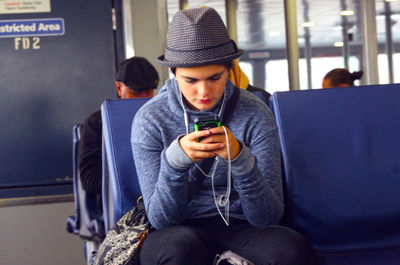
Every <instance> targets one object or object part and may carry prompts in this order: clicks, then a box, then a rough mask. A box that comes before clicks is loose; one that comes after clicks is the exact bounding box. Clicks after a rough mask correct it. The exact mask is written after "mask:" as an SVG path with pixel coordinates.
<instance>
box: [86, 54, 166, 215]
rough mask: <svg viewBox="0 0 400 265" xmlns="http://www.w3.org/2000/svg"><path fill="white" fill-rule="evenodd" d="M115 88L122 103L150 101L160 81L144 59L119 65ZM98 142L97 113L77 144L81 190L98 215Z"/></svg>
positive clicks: (91, 116)
mask: <svg viewBox="0 0 400 265" xmlns="http://www.w3.org/2000/svg"><path fill="white" fill-rule="evenodd" d="M115 80H116V81H115V88H116V90H117V93H118V96H119V98H121V99H128V98H141V97H152V96H153V93H154V89H156V88H157V85H158V82H159V78H158V73H157V71H156V69H155V68H154V66H152V65H151V64H150V63H149V62H148V61H147V60H146V59H145V58H143V57H132V58H130V59H127V60H125V61H124V62H122V63H121V64H120V65H119V67H118V71H117V73H116V76H115ZM101 139H102V122H101V112H100V110H98V111H96V112H94V113H93V114H91V115H90V116H89V117H88V118H86V120H85V123H84V126H83V131H82V136H81V140H80V142H79V153H78V167H79V171H80V178H81V181H82V186H83V189H84V190H86V191H88V192H92V193H95V194H96V195H97V211H98V213H99V214H100V215H101V213H102V203H101V183H102V162H101Z"/></svg>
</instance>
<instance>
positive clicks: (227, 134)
mask: <svg viewBox="0 0 400 265" xmlns="http://www.w3.org/2000/svg"><path fill="white" fill-rule="evenodd" d="M243 52H244V51H243V50H239V49H238V48H237V47H236V44H235V42H234V41H232V40H231V39H230V38H229V35H228V32H227V30H226V28H225V26H224V24H223V22H222V20H221V18H220V17H219V15H218V14H217V12H216V11H215V10H214V9H212V8H197V9H188V10H183V11H179V12H178V13H177V14H176V15H175V16H174V18H173V20H172V21H171V23H170V26H169V32H168V40H167V48H166V49H165V55H163V56H160V57H159V62H160V63H161V64H163V65H166V66H168V67H170V68H171V70H172V72H173V73H174V75H175V78H172V79H170V80H168V81H167V83H166V85H165V86H164V87H163V88H162V90H161V92H160V93H159V94H158V95H157V96H156V97H154V98H153V99H151V100H150V101H149V102H147V103H146V104H145V105H144V106H143V107H142V108H141V109H140V110H139V111H138V113H137V114H136V115H135V118H134V121H133V126H132V138H131V142H132V150H133V156H134V160H135V165H136V169H137V173H138V177H139V183H140V188H141V191H142V194H143V201H144V204H145V207H146V213H147V215H148V218H149V220H150V222H151V224H152V225H153V227H155V228H156V229H157V230H156V231H154V232H152V233H151V234H150V235H149V237H148V238H146V240H145V241H144V243H143V245H142V248H141V252H140V261H141V264H146V265H148V264H191V265H193V264H195V265H196V264H198V265H205V264H211V263H212V261H213V259H214V257H215V255H216V254H219V253H222V252H224V251H226V250H232V251H233V252H235V253H237V254H239V255H240V256H242V257H244V258H246V259H248V260H250V261H251V262H253V263H254V264H257V265H262V264H281V265H289V264H296V265H302V264H304V265H306V264H307V265H312V264H316V256H315V252H314V250H313V248H312V246H311V245H310V244H309V243H308V242H307V241H306V240H305V239H304V238H303V237H302V236H301V235H300V234H298V233H296V232H294V231H292V230H290V229H287V228H284V227H281V226H277V225H276V224H277V223H278V222H279V220H280V218H281V217H282V215H283V209H284V206H283V195H282V184H281V177H282V176H281V163H280V147H279V141H278V134H277V128H276V124H275V121H274V119H273V116H272V114H271V111H270V110H269V108H268V107H267V105H266V104H265V103H264V102H262V101H261V100H260V99H258V98H257V97H256V96H254V95H252V94H251V93H250V92H247V91H245V90H240V89H239V88H237V87H235V86H233V84H232V82H230V81H229V80H228V75H229V69H230V67H231V65H232V60H233V59H235V58H238V57H239V56H240V55H242V54H243ZM209 116H211V117H212V118H211V117H210V118H207V119H210V120H212V119H214V117H215V116H217V117H218V119H219V120H220V122H221V124H222V126H221V127H213V128H209V129H206V130H200V131H195V130H194V128H195V124H194V123H195V119H196V118H205V117H209ZM210 123H214V122H212V121H211V122H210Z"/></svg>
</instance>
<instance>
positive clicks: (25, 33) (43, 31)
mask: <svg viewBox="0 0 400 265" xmlns="http://www.w3.org/2000/svg"><path fill="white" fill-rule="evenodd" d="M64 34H65V27H64V19H62V18H39V19H18V20H0V38H14V37H32V36H60V35H64Z"/></svg>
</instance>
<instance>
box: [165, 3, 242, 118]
mask: <svg viewBox="0 0 400 265" xmlns="http://www.w3.org/2000/svg"><path fill="white" fill-rule="evenodd" d="M243 53H244V51H243V50H240V49H238V48H237V46H236V43H235V42H234V41H233V40H231V38H230V37H229V33H228V30H227V29H226V27H225V24H224V23H223V21H222V19H221V17H220V16H219V14H218V13H217V12H216V11H215V10H214V9H213V8H209V7H202V8H194V9H186V10H181V11H179V12H178V13H176V14H175V16H174V17H173V19H172V21H171V23H170V24H169V29H168V36H167V47H166V49H165V54H164V55H162V56H160V57H159V58H158V62H159V63H160V64H162V65H165V66H168V67H169V68H170V69H171V72H172V73H173V74H174V75H175V78H176V81H177V83H178V87H179V90H180V92H181V94H182V98H183V101H184V102H185V103H186V104H187V105H188V107H189V108H191V109H193V110H209V109H211V108H213V107H214V106H215V105H216V104H217V102H218V101H219V99H221V97H222V95H223V94H224V91H225V86H226V81H227V79H228V77H229V70H230V68H231V67H232V61H233V60H234V59H236V58H238V57H240V56H241V55H242V54H243Z"/></svg>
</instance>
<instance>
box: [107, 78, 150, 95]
mask: <svg viewBox="0 0 400 265" xmlns="http://www.w3.org/2000/svg"><path fill="white" fill-rule="evenodd" d="M115 87H116V88H117V93H118V95H119V96H120V98H122V99H128V98H151V97H152V96H153V94H154V89H144V90H132V89H130V88H129V87H128V86H127V85H125V83H123V82H119V81H116V82H115Z"/></svg>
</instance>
